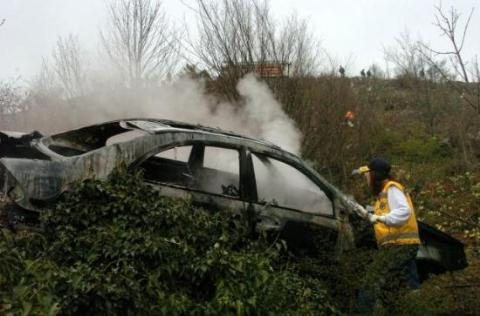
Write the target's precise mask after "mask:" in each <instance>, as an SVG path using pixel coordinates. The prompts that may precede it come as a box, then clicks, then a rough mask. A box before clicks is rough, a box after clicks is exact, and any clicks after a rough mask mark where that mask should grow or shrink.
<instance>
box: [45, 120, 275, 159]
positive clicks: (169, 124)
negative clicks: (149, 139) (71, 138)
mask: <svg viewBox="0 0 480 316" xmlns="http://www.w3.org/2000/svg"><path fill="white" fill-rule="evenodd" d="M115 123H118V124H119V125H120V126H123V127H126V128H128V127H130V128H135V129H139V130H143V131H145V132H147V133H150V134H158V133H161V132H165V131H167V130H168V131H171V130H183V131H196V132H205V133H210V134H216V135H223V136H230V137H236V138H240V139H243V140H249V141H253V142H256V143H259V144H262V145H264V146H267V147H270V148H274V149H277V150H281V151H285V150H284V149H282V148H281V147H279V146H277V145H275V144H273V143H271V142H269V141H266V140H263V139H258V138H253V137H248V136H245V135H241V134H238V133H235V132H232V131H225V130H222V129H220V128H214V127H208V126H203V125H200V124H191V123H185V122H180V121H174V120H166V119H155V118H126V119H117V120H112V121H107V122H103V123H100V124H93V125H89V126H85V127H81V128H78V129H73V130H69V131H66V132H62V133H59V134H54V135H51V136H46V137H51V138H56V137H60V136H61V135H66V134H68V133H76V132H81V131H86V130H92V129H99V130H100V129H102V127H108V126H112V125H115Z"/></svg>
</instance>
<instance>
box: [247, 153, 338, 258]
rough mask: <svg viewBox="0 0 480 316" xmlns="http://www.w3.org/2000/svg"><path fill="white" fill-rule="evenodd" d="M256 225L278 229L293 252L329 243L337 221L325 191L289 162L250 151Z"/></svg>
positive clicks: (310, 252) (334, 236) (314, 250)
mask: <svg viewBox="0 0 480 316" xmlns="http://www.w3.org/2000/svg"><path fill="white" fill-rule="evenodd" d="M249 156H250V158H251V166H252V168H253V173H254V178H255V189H256V192H255V193H256V199H255V202H254V203H253V205H254V209H255V214H256V216H257V229H259V230H267V231H272V230H273V231H278V232H279V234H280V237H281V238H282V239H284V240H286V241H287V243H288V246H289V249H290V250H292V251H294V252H296V253H297V254H313V253H317V252H318V250H319V249H320V248H322V249H324V248H325V247H330V246H331V247H332V249H333V248H334V247H333V245H334V243H335V239H336V237H337V230H338V223H337V220H336V218H335V212H334V203H333V201H332V200H331V199H330V198H329V194H328V192H326V191H325V190H324V189H322V188H321V187H320V186H319V185H318V184H316V183H315V182H314V181H313V180H312V179H311V177H313V176H312V175H310V176H309V175H307V174H306V173H305V172H303V171H301V170H299V169H298V168H296V167H295V166H294V165H293V164H289V163H288V162H285V161H281V160H279V159H277V158H273V157H270V156H267V155H264V154H259V153H251V154H250V155H249Z"/></svg>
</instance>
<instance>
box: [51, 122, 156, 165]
mask: <svg viewBox="0 0 480 316" xmlns="http://www.w3.org/2000/svg"><path fill="white" fill-rule="evenodd" d="M147 134H148V132H146V131H143V130H141V129H135V128H134V127H131V126H130V125H128V124H126V123H125V122H112V123H107V124H103V125H95V126H90V127H85V128H82V129H78V130H74V131H69V132H65V133H61V134H57V135H53V136H51V137H47V138H44V139H43V140H42V143H43V144H44V145H45V146H46V147H47V148H48V149H49V150H51V151H52V152H54V153H56V154H58V155H62V156H65V157H72V156H78V155H81V154H84V153H87V152H89V151H92V150H95V149H98V148H101V147H103V146H108V145H112V144H116V143H121V142H125V141H129V140H132V139H135V138H138V137H142V136H144V135H147Z"/></svg>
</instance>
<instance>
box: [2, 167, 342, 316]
mask: <svg viewBox="0 0 480 316" xmlns="http://www.w3.org/2000/svg"><path fill="white" fill-rule="evenodd" d="M40 225H41V226H42V227H43V231H42V232H41V233H34V232H24V233H17V234H12V233H11V232H9V231H7V230H4V231H3V237H2V239H1V240H0V272H1V275H0V314H7V315H8V314H22V315H28V314H35V315H36V314H42V315H54V314H66V315H68V314H82V315H83V314H119V315H131V314H142V315H144V314H163V315H166V314H168V315H180V314H182V315H183V314H195V315H207V314H236V315H250V314H280V313H281V314H295V315H297V314H306V315H313V314H315V315H319V314H320V315H321V314H335V313H336V309H335V307H334V306H333V304H332V301H331V299H329V297H328V295H327V291H326V289H325V286H324V285H323V284H322V283H321V282H320V281H319V279H317V278H312V277H310V276H305V275H301V274H300V273H299V272H298V271H297V269H296V268H294V265H292V264H291V263H290V262H289V257H288V256H287V255H286V254H285V252H284V247H283V246H282V244H281V243H271V242H269V241H268V240H267V238H266V237H264V236H259V237H257V238H256V239H251V238H250V230H249V228H248V225H247V224H246V220H245V219H243V218H241V217H238V216H234V215H233V214H231V213H229V212H217V213H212V212H207V211H205V210H203V209H200V208H196V207H194V206H192V204H191V203H190V201H183V200H173V199H170V198H166V197H162V196H160V195H159V193H158V192H156V191H155V190H153V189H152V188H151V187H149V186H147V185H145V184H144V183H143V181H142V177H141V175H133V176H132V175H128V174H126V173H124V172H118V173H116V174H114V175H113V176H112V177H111V178H110V179H109V181H106V182H100V181H94V180H89V181H85V182H83V183H80V184H78V187H77V189H76V190H74V191H73V192H72V193H67V194H66V195H65V196H64V197H63V200H62V201H61V202H60V203H58V204H57V206H56V207H55V208H54V209H51V210H48V211H46V212H45V213H44V214H43V215H42V216H41V218H40Z"/></svg>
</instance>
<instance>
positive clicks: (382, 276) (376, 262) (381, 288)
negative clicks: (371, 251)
mask: <svg viewBox="0 0 480 316" xmlns="http://www.w3.org/2000/svg"><path fill="white" fill-rule="evenodd" d="M417 251H418V245H387V246H381V247H380V248H379V249H378V252H377V253H376V254H375V256H374V259H373V262H372V263H371V265H370V266H369V267H368V268H367V272H366V274H365V278H364V280H363V283H362V288H361V289H360V291H359V295H358V301H357V305H358V306H357V311H358V312H359V313H361V314H372V313H374V312H375V311H377V313H378V312H379V311H378V310H379V309H381V310H384V311H386V310H389V309H390V308H389V307H391V305H392V304H395V300H396V299H397V298H398V297H399V296H401V295H402V294H404V293H405V292H406V291H408V290H411V289H418V288H419V286H420V281H419V277H418V272H417V266H416V264H415V257H416V255H417Z"/></svg>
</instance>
